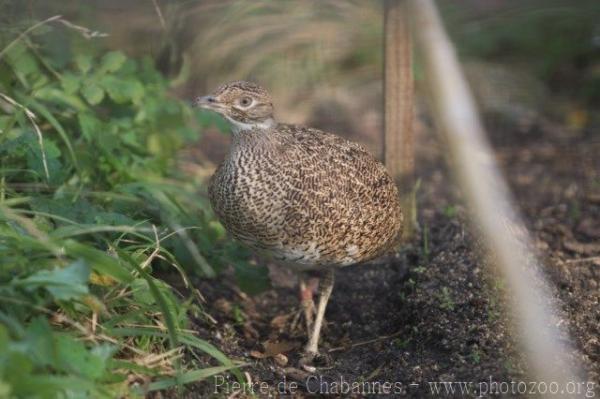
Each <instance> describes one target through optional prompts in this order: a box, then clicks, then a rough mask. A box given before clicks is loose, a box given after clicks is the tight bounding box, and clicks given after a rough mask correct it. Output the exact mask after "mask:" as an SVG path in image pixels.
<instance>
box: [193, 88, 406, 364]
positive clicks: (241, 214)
mask: <svg viewBox="0 0 600 399" xmlns="http://www.w3.org/2000/svg"><path fill="white" fill-rule="evenodd" d="M195 102H196V105H197V106H199V107H202V108H205V109H208V110H212V111H215V112H217V113H219V114H221V115H222V116H223V117H225V118H226V119H227V120H228V121H229V122H230V123H231V125H232V127H233V129H232V130H233V143H232V145H231V148H230V150H229V153H228V155H227V156H226V158H225V160H224V161H223V163H221V165H220V166H219V168H218V169H217V171H216V172H215V174H214V175H213V176H212V179H211V181H210V184H209V190H208V191H209V196H210V202H211V205H212V207H213V209H214V211H215V213H216V215H217V217H218V218H219V220H220V221H221V222H222V224H223V225H224V226H225V228H226V230H227V231H228V232H229V233H230V234H231V235H232V236H233V237H235V238H236V239H238V240H240V241H242V242H243V243H245V244H247V245H249V246H250V247H252V248H255V249H258V250H262V251H265V252H267V253H270V254H271V255H272V256H273V257H274V258H276V259H278V260H280V261H282V262H283V263H284V264H286V265H288V266H289V267H292V268H294V269H296V270H299V271H303V270H317V271H319V272H320V274H321V276H322V278H321V282H320V284H319V300H318V304H317V309H316V317H315V320H314V323H312V326H311V327H309V339H308V343H307V345H306V347H305V357H304V358H303V359H305V360H306V359H312V358H314V356H315V355H316V354H317V353H318V343H319V335H320V330H321V325H322V322H323V316H324V313H325V307H326V306H327V301H328V300H329V296H330V295H331V292H332V289H333V271H334V269H335V268H337V267H342V266H349V265H353V264H357V263H363V262H366V261H369V260H371V259H374V258H376V257H378V256H380V255H382V254H383V253H384V252H386V251H387V250H388V249H390V248H391V247H392V246H393V244H394V243H395V242H397V240H398V239H399V237H400V233H401V231H402V210H401V207H400V200H399V196H398V190H397V188H396V185H395V184H394V181H393V180H392V178H391V177H390V176H389V174H388V173H387V171H386V169H385V167H384V166H383V165H382V164H381V163H380V162H379V161H378V160H377V159H375V158H374V157H373V156H372V155H371V154H369V153H368V152H367V151H366V150H365V149H364V148H363V147H362V146H360V145H359V144H356V143H353V142H351V141H348V140H345V139H343V138H341V137H338V136H335V135H333V134H330V133H326V132H323V131H320V130H317V129H313V128H308V127H302V126H294V125H288V124H283V123H278V122H277V121H276V119H275V118H274V116H273V104H272V100H271V96H270V95H269V93H268V92H267V91H266V90H265V89H263V88H262V87H260V86H258V85H256V84H254V83H250V82H244V81H237V82H232V83H228V84H225V85H223V86H221V87H219V88H218V89H217V90H216V91H215V92H214V93H213V94H211V95H209V96H204V97H199V98H197V99H196V101H195Z"/></svg>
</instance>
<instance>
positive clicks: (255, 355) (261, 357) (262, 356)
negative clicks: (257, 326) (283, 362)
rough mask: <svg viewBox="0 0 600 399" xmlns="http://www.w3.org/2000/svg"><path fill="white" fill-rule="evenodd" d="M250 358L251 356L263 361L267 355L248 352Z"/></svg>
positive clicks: (253, 351) (254, 351)
mask: <svg viewBox="0 0 600 399" xmlns="http://www.w3.org/2000/svg"><path fill="white" fill-rule="evenodd" d="M250 356H252V357H253V358H255V359H264V358H266V357H267V355H265V354H264V353H261V352H259V351H256V350H252V351H250Z"/></svg>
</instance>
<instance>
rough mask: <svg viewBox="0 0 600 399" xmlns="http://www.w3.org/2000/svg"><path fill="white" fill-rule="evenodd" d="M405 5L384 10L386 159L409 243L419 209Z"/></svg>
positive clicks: (395, 3)
mask: <svg viewBox="0 0 600 399" xmlns="http://www.w3.org/2000/svg"><path fill="white" fill-rule="evenodd" d="M406 3H407V2H406V0H386V1H385V7H384V32H385V34H384V37H385V39H384V40H385V63H384V85H383V86H384V103H385V106H384V112H385V119H384V139H383V159H384V162H385V165H386V167H387V169H388V171H389V172H390V174H391V175H392V177H393V178H394V180H395V181H396V183H397V184H398V185H399V187H400V192H401V197H402V198H401V201H402V205H403V207H402V208H403V209H404V211H405V216H404V217H405V221H404V231H403V237H404V239H405V240H408V239H410V238H411V236H412V235H413V228H414V226H415V225H416V205H415V177H414V174H415V173H414V170H415V157H414V128H413V125H414V123H413V121H414V100H413V97H414V94H413V93H414V84H413V73H412V40H411V35H410V28H409V23H408V17H407V16H408V13H407V7H406Z"/></svg>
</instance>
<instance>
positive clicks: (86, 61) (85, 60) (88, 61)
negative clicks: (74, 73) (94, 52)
mask: <svg viewBox="0 0 600 399" xmlns="http://www.w3.org/2000/svg"><path fill="white" fill-rule="evenodd" d="M75 65H77V68H79V70H80V71H81V72H83V73H84V74H86V73H87V72H88V71H89V70H90V69H91V68H92V56H91V55H89V54H83V53H78V54H77V55H76V56H75Z"/></svg>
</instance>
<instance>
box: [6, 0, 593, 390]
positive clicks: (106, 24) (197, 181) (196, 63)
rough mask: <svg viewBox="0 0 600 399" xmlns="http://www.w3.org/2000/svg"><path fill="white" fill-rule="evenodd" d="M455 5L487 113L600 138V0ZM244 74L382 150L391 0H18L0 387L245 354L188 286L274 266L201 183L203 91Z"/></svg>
mask: <svg viewBox="0 0 600 399" xmlns="http://www.w3.org/2000/svg"><path fill="white" fill-rule="evenodd" d="M439 5H440V7H441V10H442V12H443V15H444V18H445V20H446V23H447V24H448V28H449V30H450V33H451V35H452V37H453V39H454V41H455V43H456V44H457V47H458V50H459V53H460V55H461V57H462V59H463V61H464V65H465V71H466V73H467V75H468V78H469V80H470V81H471V83H472V87H473V90H474V92H475V94H476V97H477V99H478V100H479V103H480V108H481V109H482V111H483V113H484V116H485V117H486V120H487V121H488V123H492V124H499V125H500V126H506V127H510V128H514V129H519V130H520V131H522V132H523V135H524V137H526V136H527V135H528V134H536V131H537V130H538V128H539V126H545V127H548V126H552V125H553V124H560V125H561V126H563V125H564V126H566V127H567V129H566V131H567V132H568V134H571V135H591V134H594V135H598V126H599V124H600V116H599V115H598V113H597V109H598V107H599V106H600V3H599V2H598V1H595V0H578V1H572V0H527V1H524V0H520V1H516V0H511V1H499V0H447V1H446V0H444V1H439ZM415 71H416V77H417V87H418V90H420V85H419V82H420V81H421V80H422V79H424V77H423V76H422V74H421V72H420V69H419V63H418V58H417V62H416V65H415ZM237 79H251V80H256V81H259V82H260V83H262V84H264V85H265V86H267V87H268V88H269V89H270V90H271V91H272V92H273V94H274V97H275V104H276V107H277V113H278V115H279V117H280V119H282V120H285V121H288V122H301V123H308V124H312V125H317V126H319V127H321V128H324V129H330V130H332V131H334V132H338V133H340V134H343V135H346V136H347V137H351V138H354V139H356V140H359V141H362V142H363V143H365V144H366V145H367V146H368V147H370V148H371V149H372V150H373V151H374V152H375V153H380V149H381V144H380V139H379V137H380V132H381V127H382V97H381V96H382V82H381V80H382V4H381V2H379V1H373V2H366V1H334V0H325V1H322V0H321V1H316V0H310V1H291V0H286V1H266V0H265V1H252V2H249V1H223V0H204V1H200V0H199V1H168V2H167V1H159V0H156V1H151V0H136V1H127V2H123V1H115V0H102V1H101V0H89V1H85V2H84V1H79V0H64V1H60V2H58V1H50V2H48V1H41V0H38V1H35V0H31V1H7V0H0V397H5V396H6V397H8V396H10V395H17V396H23V397H26V396H33V395H34V394H35V395H38V396H39V397H55V396H56V395H57V394H58V393H63V394H65V395H67V396H69V395H70V396H75V397H81V396H84V395H89V396H91V397H99V396H106V397H114V396H116V395H117V394H124V395H135V394H142V393H143V392H144V391H145V390H159V389H165V388H171V387H177V386H181V385H183V384H185V383H187V382H191V381H197V380H200V379H203V378H207V377H208V376H210V375H212V374H214V373H220V372H223V371H224V370H227V369H231V368H233V367H234V366H235V364H234V363H233V362H232V361H231V360H229V359H228V358H226V357H225V356H224V355H223V354H222V353H221V352H219V350H218V349H217V348H214V347H213V346H211V345H210V344H208V343H207V342H205V341H203V340H200V339H198V338H197V337H196V336H194V334H193V332H192V331H191V330H189V328H190V322H191V320H193V319H194V318H206V317H208V316H207V315H205V314H204V313H203V311H202V300H201V298H199V293H197V292H195V291H194V290H193V285H191V284H189V281H190V279H193V278H199V277H200V278H215V276H218V273H219V272H220V271H221V270H223V269H224V268H226V267H232V268H233V270H234V271H235V273H236V275H237V280H238V282H239V283H240V286H241V287H242V288H243V289H245V290H247V291H250V292H255V291H258V290H260V289H263V288H264V287H266V286H267V284H268V281H267V279H266V272H265V270H264V269H262V268H257V267H255V266H248V259H249V254H248V253H247V252H246V251H245V250H244V249H243V248H241V247H239V246H237V245H236V244H235V243H231V242H230V241H228V240H227V239H226V238H225V234H224V231H223V229H222V227H221V226H220V225H219V224H218V223H217V222H216V221H214V220H213V217H212V213H211V211H210V209H209V207H208V205H207V201H206V198H205V197H204V196H203V195H202V194H203V192H204V181H205V179H206V177H207V176H208V175H209V174H210V173H211V170H212V168H213V167H214V164H215V163H216V162H218V161H219V160H220V159H221V158H222V157H223V154H224V153H225V152H226V149H227V139H228V136H227V135H226V134H223V132H224V131H226V126H225V125H224V123H223V121H222V120H220V119H218V118H217V117H215V116H212V115H210V114H205V113H200V112H198V111H196V110H193V109H192V108H190V106H189V100H190V99H191V98H193V97H194V96H195V95H198V94H202V93H206V92H208V91H210V90H211V89H213V88H214V87H215V86H217V85H219V84H221V83H223V82H225V81H229V80H237ZM359 93H360V94H359ZM419 108H420V109H424V107H423V106H422V102H419ZM420 114H423V112H420ZM422 120H425V121H426V120H427V118H426V117H423V118H422ZM545 130H547V131H551V129H548V128H547V129H545ZM563 130H564V129H563ZM563 130H561V132H562V131H563ZM561 134H564V133H561ZM167 275H169V276H171V275H176V276H178V277H177V279H178V281H180V282H178V283H174V284H168V283H167V282H165V281H172V280H173V278H169V279H165V278H163V277H164V276H167ZM211 359H212V360H211ZM236 373H238V374H236V375H237V377H238V378H240V379H241V378H242V377H241V376H240V375H239V372H236Z"/></svg>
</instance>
